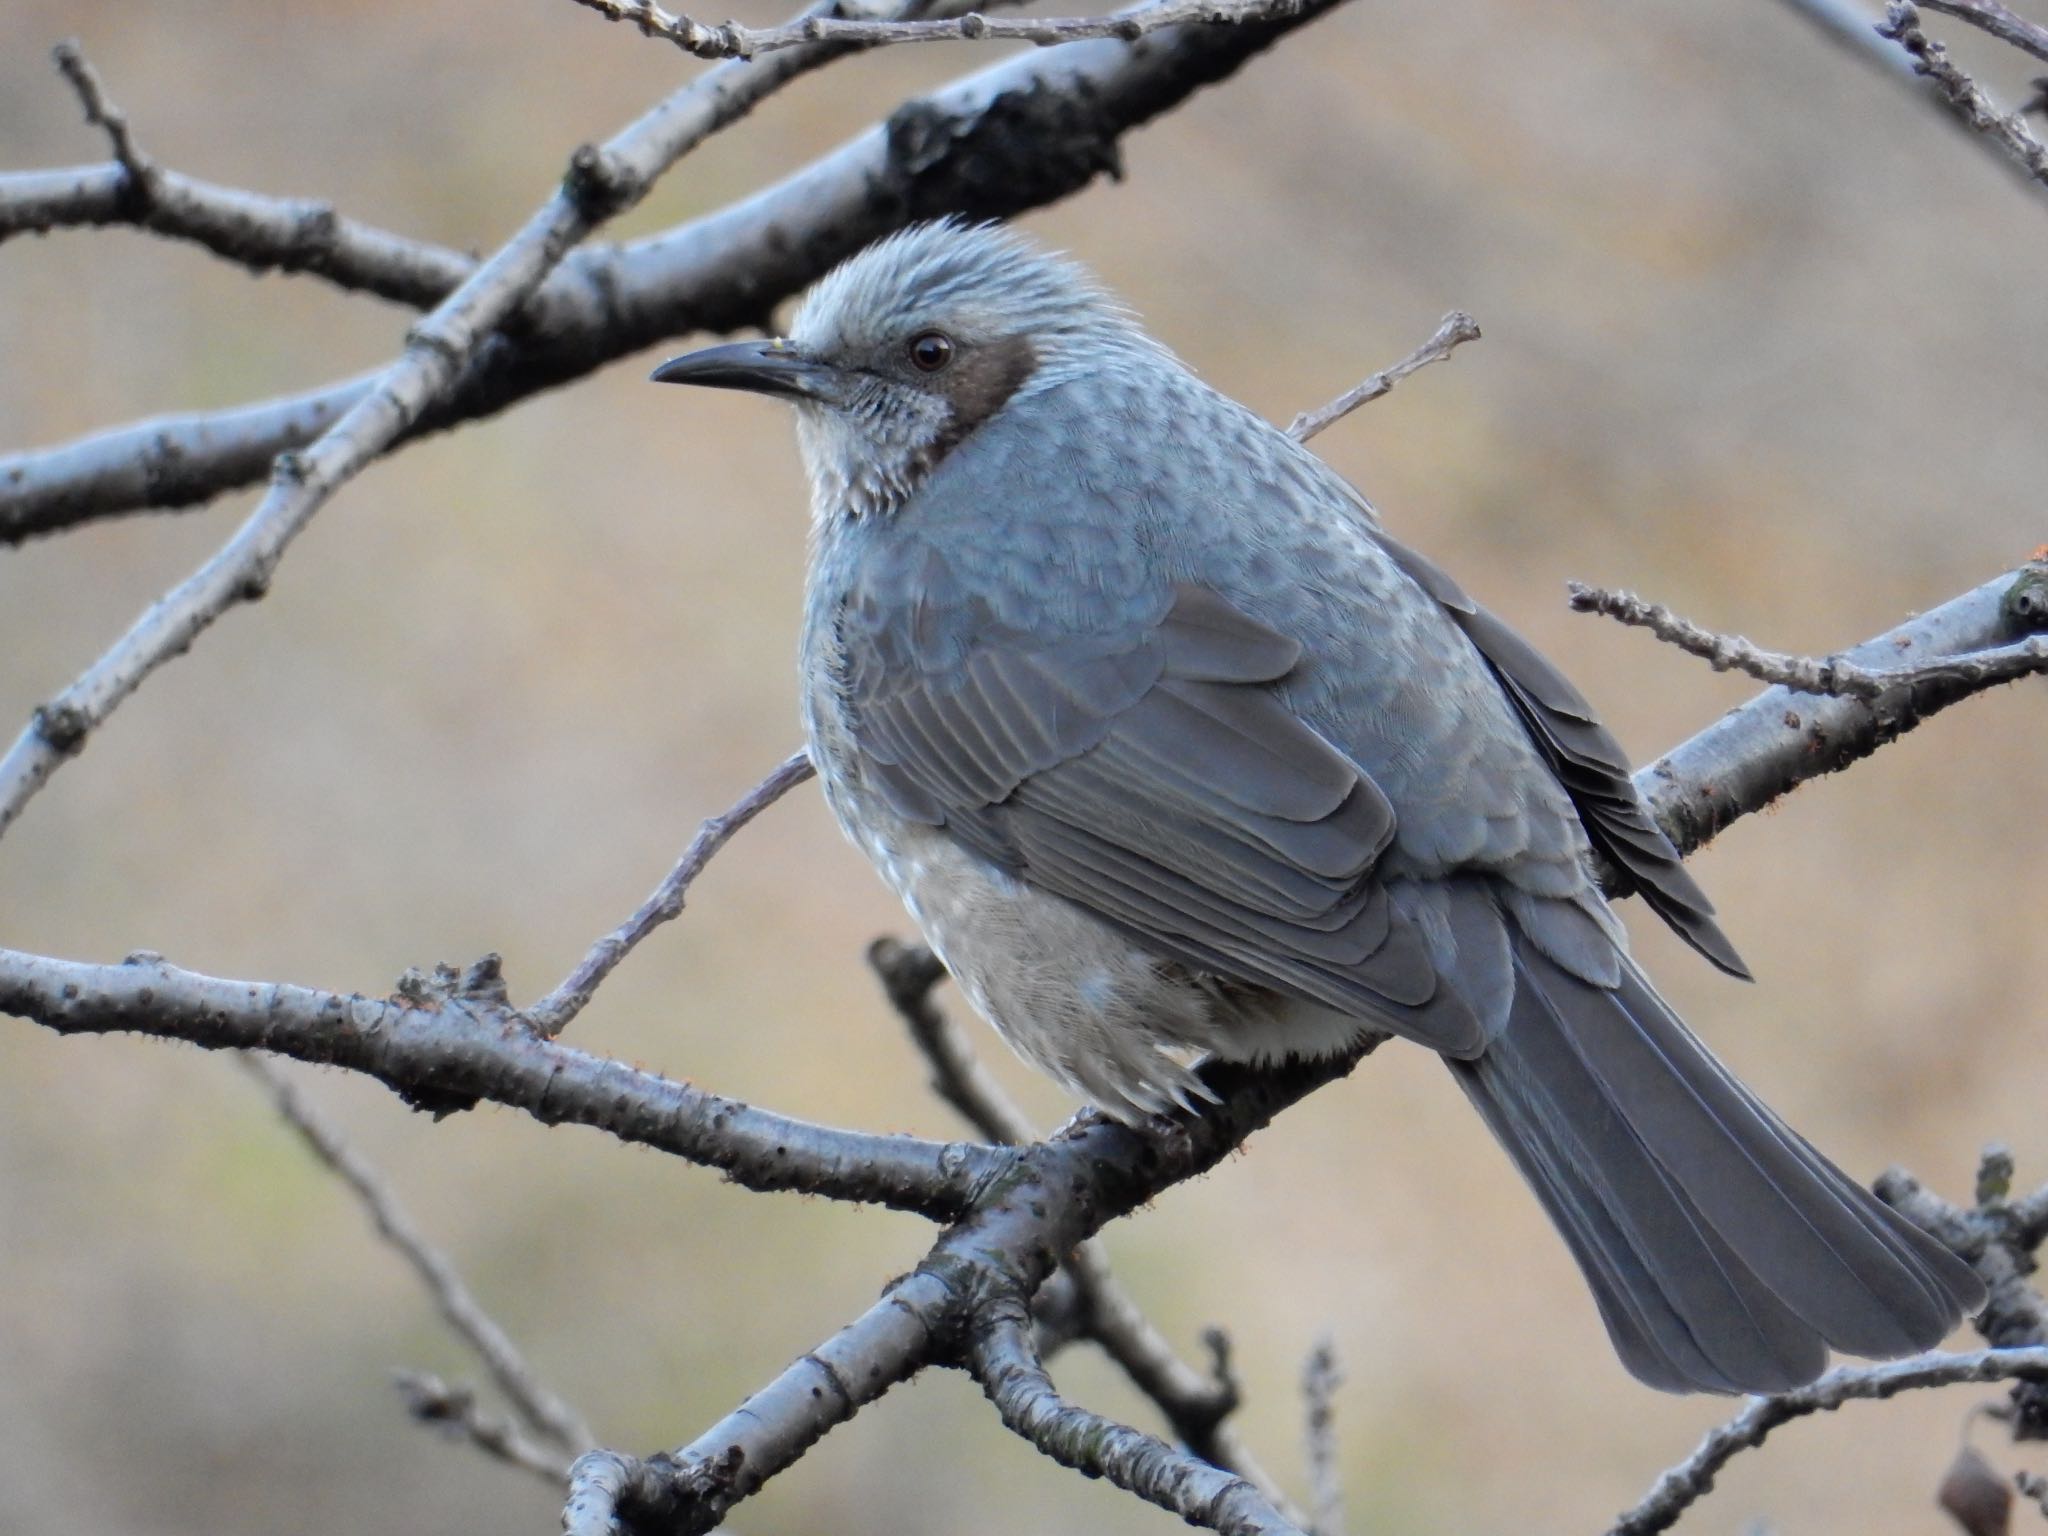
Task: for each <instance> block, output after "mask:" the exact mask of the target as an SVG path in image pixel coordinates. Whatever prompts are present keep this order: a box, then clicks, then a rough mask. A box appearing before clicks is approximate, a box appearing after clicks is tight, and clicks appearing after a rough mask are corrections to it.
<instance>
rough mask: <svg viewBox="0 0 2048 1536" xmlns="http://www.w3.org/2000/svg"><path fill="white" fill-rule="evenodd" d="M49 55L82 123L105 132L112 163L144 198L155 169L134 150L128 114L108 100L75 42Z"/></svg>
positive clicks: (68, 41)
mask: <svg viewBox="0 0 2048 1536" xmlns="http://www.w3.org/2000/svg"><path fill="white" fill-rule="evenodd" d="M50 56H51V57H52V58H53V59H55V60H56V62H57V70H58V72H59V73H60V74H62V75H63V76H64V78H65V79H66V80H67V81H69V82H70V84H71V89H72V90H74V91H76V92H77V93H78V101H79V105H80V106H82V107H84V108H85V120H86V121H87V122H88V123H90V124H91V125H92V126H93V127H95V128H99V129H102V130H104V131H105V133H106V135H107V140H108V142H109V144H111V146H112V147H113V151H114V160H115V162H116V163H117V164H119V165H120V167H121V169H122V170H124V171H126V172H127V173H128V178H129V180H130V181H132V182H133V183H134V190H135V191H136V192H137V193H138V194H140V195H142V196H147V195H148V193H149V188H150V185H151V183H152V182H154V181H155V180H156V166H155V165H154V164H153V163H151V161H150V159H149V157H148V156H146V155H145V154H143V153H142V151H141V150H140V149H139V148H137V147H136V143H135V140H134V138H133V136H132V135H131V134H130V133H129V131H128V114H127V113H125V112H123V111H122V110H121V109H120V108H119V107H117V106H115V105H114V103H113V102H112V101H110V100H108V98H107V93H106V88H105V87H104V86H103V85H101V84H100V77H99V71H98V70H96V69H94V68H93V67H92V64H91V63H90V62H89V61H88V60H87V59H86V56H85V51H84V50H83V49H82V48H80V47H79V46H78V39H77V38H75V37H74V38H69V39H67V40H65V41H64V42H61V43H59V44H58V45H57V46H56V47H55V48H53V49H51V50H50Z"/></svg>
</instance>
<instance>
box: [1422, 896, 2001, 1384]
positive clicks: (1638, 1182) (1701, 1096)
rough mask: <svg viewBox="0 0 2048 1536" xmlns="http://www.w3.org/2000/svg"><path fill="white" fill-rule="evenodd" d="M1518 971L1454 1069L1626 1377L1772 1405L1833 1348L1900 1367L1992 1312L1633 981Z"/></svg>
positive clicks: (1932, 1249)
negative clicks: (1585, 1286) (1575, 1266)
mask: <svg viewBox="0 0 2048 1536" xmlns="http://www.w3.org/2000/svg"><path fill="white" fill-rule="evenodd" d="M1510 926H1511V927H1512V925H1510ZM1514 965H1515V999H1514V1004H1513V1008H1512V1010H1511V1012H1510V1014H1509V1017H1508V1023H1507V1027H1506V1028H1505V1029H1504V1030H1503V1031H1502V1033H1501V1037H1500V1038H1499V1039H1498V1040H1497V1041H1495V1042H1494V1043H1493V1044H1492V1045H1490V1046H1489V1047H1488V1048H1487V1050H1486V1053H1485V1054H1484V1055H1483V1056H1481V1057H1479V1058H1478V1059H1477V1060H1474V1061H1455V1060H1453V1061H1450V1063H1449V1064H1450V1067H1451V1069H1452V1071H1453V1072H1454V1073H1455V1074H1456V1076H1457V1079H1458V1081H1459V1083H1460V1084H1461V1085H1462V1086H1463V1087H1464V1089H1465V1092H1466V1094H1467V1095H1468V1096H1469V1097H1470V1098H1471V1100H1472V1102H1473V1103H1474V1104H1475V1105H1476V1106H1477V1107H1478V1109H1479V1112H1480V1113H1481V1114H1482V1115H1484V1116H1485V1117H1486V1122H1487V1124H1488V1125H1490V1126H1492V1127H1493V1132H1494V1134H1495V1135H1496V1136H1498V1137H1499V1138H1500V1140H1501V1143H1502V1145H1504V1146H1505V1147H1506V1148H1507V1150H1508V1153H1509V1155H1510V1156H1511V1157H1513V1158H1514V1160H1515V1163H1516V1166H1518V1167H1519V1168H1520V1169H1521V1170H1522V1174H1523V1176H1524V1177H1525V1178H1527V1179H1528V1181H1529V1183H1530V1184H1531V1185H1532V1186H1533V1187H1534V1188H1535V1191H1536V1194H1537V1197H1538V1198H1539V1199H1541V1200H1542V1202H1543V1204H1544V1207H1545V1209H1547V1210H1548V1211H1549V1212H1550V1217H1551V1220H1553V1221H1554V1222H1556V1223H1557V1229H1558V1231H1559V1232H1561V1233H1563V1234H1564V1239H1565V1242H1566V1243H1568V1244H1569V1245H1570V1247H1571V1250H1572V1254H1573V1256H1574V1257H1575V1258H1576V1259H1577V1260H1578V1261H1579V1267H1580V1269H1582V1270H1584V1271H1585V1275H1586V1279H1587V1281H1588V1282H1589V1283H1590V1284H1591V1285H1592V1288H1593V1294H1594V1296H1595V1298H1596V1299H1597V1300H1598V1302H1599V1305H1600V1315H1601V1317H1602V1318H1603V1319H1604V1320H1605V1321H1606V1324H1607V1331H1608V1333H1609V1335H1610V1336H1611V1337H1612V1338H1613V1340H1614V1347H1615V1349H1616V1350H1617V1351H1618V1352H1619V1354H1620V1355H1621V1359H1622V1363H1623V1364H1624V1365H1626V1366H1627V1367H1628V1369H1629V1370H1630V1372H1631V1373H1633V1374H1634V1375H1636V1376H1638V1377H1640V1378H1641V1379H1642V1380H1643V1381H1646V1382H1648V1383H1649V1384H1650V1385H1652V1386H1655V1387H1662V1388H1664V1389H1665V1390H1667V1391H1674V1392H1688V1391H1705V1392H1778V1391H1784V1390H1786V1389H1788V1388H1791V1387H1796V1386H1800V1385H1802V1384H1803V1383H1805V1382H1808V1381H1811V1380H1812V1379H1813V1378H1814V1377H1815V1376H1818V1375H1819V1374H1820V1373H1821V1371H1822V1370H1823V1369H1824V1368H1825V1366H1826V1363H1827V1348H1828V1346H1830V1345H1832V1346H1833V1347H1835V1348H1836V1349H1839V1350H1843V1351H1846V1352H1847V1353H1849V1354H1854V1355H1865V1356H1872V1357H1876V1358H1880V1359H1882V1358H1889V1357H1892V1356H1897V1355H1905V1354H1911V1353H1913V1352H1914V1351H1916V1350H1921V1349H1926V1348H1929V1347H1931V1346H1932V1345H1934V1344H1935V1343H1937V1342H1938V1341H1939V1340H1940V1339H1941V1338H1942V1337H1943V1335H1945V1334H1946V1333H1948V1331H1949V1330H1950V1329H1952V1328H1953V1327H1955V1325H1956V1323H1957V1321H1958V1320H1959V1319H1960V1318H1961V1316H1962V1315H1963V1314H1964V1313H1965V1312H1974V1311H1976V1310H1977V1309H1978V1308H1979V1307H1981V1306H1982V1305H1983V1304H1984V1288H1983V1286H1982V1285H1981V1284H1980V1283H1979V1282H1978V1280H1977V1277H1976V1275H1975V1274H1974V1273H1972V1271H1971V1270H1970V1268H1969V1266H1967V1265H1966V1264H1964V1263H1963V1262H1962V1261H1961V1260H1960V1259H1958V1258H1956V1257H1955V1256H1954V1255H1953V1254H1951V1253H1949V1252H1948V1251H1947V1250H1946V1249H1945V1248H1943V1247H1942V1246H1941V1245H1940V1244H1938V1243H1936V1242H1935V1241H1934V1240H1933V1239H1932V1238H1930V1237H1928V1236H1927V1235H1926V1234H1925V1233H1923V1232H1921V1231H1920V1230H1919V1229H1918V1228H1917V1227H1914V1226H1913V1225H1911V1224H1910V1223H1909V1222H1907V1221H1905V1220H1904V1219H1902V1218H1901V1217H1899V1216H1898V1215H1897V1214H1896V1213H1894V1212H1893V1211H1891V1210H1890V1209H1888V1208H1887V1207H1885V1206H1884V1205H1882V1204H1880V1203H1879V1202H1878V1201H1877V1199H1876V1198H1875V1197H1874V1196H1872V1195H1871V1194H1870V1193H1869V1192H1868V1191H1867V1190H1865V1189H1864V1188H1863V1187H1862V1186H1861V1185H1859V1184H1857V1183H1856V1182H1855V1181H1854V1180H1852V1179H1850V1178H1848V1177H1847V1176H1846V1175H1844V1174H1843V1173H1842V1172H1841V1170H1840V1169H1838V1168H1836V1167H1835V1165H1834V1164H1832V1163H1830V1162H1829V1161H1828V1160H1827V1159H1826V1158H1824V1157H1822V1156H1821V1155H1820V1153H1818V1152H1816V1151H1815V1150H1814V1149H1813V1148H1812V1147H1810V1146H1808V1145H1807V1143H1806V1142H1805V1141H1804V1140H1803V1139H1802V1138H1801V1137H1800V1136H1798V1135H1797V1134H1796V1133H1795V1132H1793V1131H1792V1130H1790V1129H1789V1128H1788V1127H1787V1126H1786V1125H1785V1124H1784V1123H1783V1122H1782V1121H1780V1120H1779V1119H1778V1117H1777V1116H1776V1115H1774V1114H1772V1113H1771V1111H1770V1110H1769V1109H1767V1108H1765V1107H1764V1106H1763V1105H1762V1104H1760V1103H1759V1102H1757V1100H1756V1098H1755V1097H1754V1096H1753V1095H1752V1094H1751V1093H1750V1092H1749V1090H1748V1089H1746V1088H1744V1087H1743V1086H1742V1084H1740V1083H1738V1082H1737V1081H1736V1080H1735V1079H1734V1077H1733V1076H1732V1075H1730V1073H1729V1072H1728V1070H1727V1068H1725V1067H1723V1066H1722V1065H1721V1064H1720V1063H1719V1062H1718V1061H1716V1060H1715V1059H1714V1058H1713V1056H1711V1055H1710V1054H1709V1053H1708V1051H1707V1048H1706V1047H1705V1046H1704V1045H1702V1044H1701V1043H1700V1042H1699V1041H1698V1040H1696V1039H1694V1038H1693V1035H1692V1033H1691V1032H1690V1031H1689V1030H1687V1029H1686V1027H1685V1025H1684V1024H1683V1023H1681V1022H1680V1021H1679V1019H1678V1016H1677V1015H1676V1014H1674V1013H1673V1012H1672V1011H1671V1009H1670V1007H1669V1006H1668V1005H1667V1004H1666V1003H1665V1002H1664V1000H1663V999H1662V998H1661V997H1659V996H1658V995H1657V993H1656V990H1655V989H1654V988H1653V987H1651V986H1650V984H1649V982H1648V981H1647V980H1645V979H1644V977H1643V976H1642V974H1641V972H1639V971H1637V970H1636V968H1635V966H1634V964H1633V963H1632V962H1628V961H1624V972H1623V976H1622V980H1621V985H1620V986H1619V987H1618V988H1616V989H1614V990H1613V991H1609V990H1606V989H1604V988H1601V987H1596V986H1592V985H1589V984H1588V983H1586V982H1584V981H1581V980H1579V979H1578V978H1577V977H1575V976H1572V975H1570V974H1569V973H1567V972H1565V971H1563V970H1561V969H1560V968H1559V967H1558V966H1556V965H1555V964H1553V963H1552V962H1551V961H1549V960H1548V959H1546V958H1545V957H1544V956H1543V955H1542V954H1541V953H1540V952H1539V951H1537V950H1536V948H1535V947H1534V945H1532V944H1530V943H1529V942H1528V941H1527V940H1526V939H1525V938H1523V937H1522V936H1521V935H1520V934H1519V933H1518V934H1516V936H1515V940H1514ZM1447 1059H1448V1058H1447Z"/></svg>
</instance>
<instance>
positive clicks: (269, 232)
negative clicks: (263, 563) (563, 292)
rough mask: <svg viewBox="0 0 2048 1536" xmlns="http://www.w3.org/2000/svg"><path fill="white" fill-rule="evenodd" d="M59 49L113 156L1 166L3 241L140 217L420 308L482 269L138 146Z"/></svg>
mask: <svg viewBox="0 0 2048 1536" xmlns="http://www.w3.org/2000/svg"><path fill="white" fill-rule="evenodd" d="M55 57H56V61H57V67H58V69H59V70H61V71H62V72H63V75H64V77H65V79H66V80H68V81H69V82H70V83H71V87H72V89H73V90H74V91H75V92H77V94H78V98H79V100H80V102H81V103H82V104H83V106H84V108H85V115H86V120H87V121H88V122H90V123H92V124H94V125H95V126H98V127H101V128H103V129H105V130H106V133H107V136H108V138H109V139H110V140H111V141H112V144H113V151H114V160H113V162H112V163H111V164H108V165H88V166H76V167H72V168H70V169H67V170H54V171H19V172H12V173H7V174H0V241H4V240H6V239H7V238H8V237H9V236H10V235H17V234H23V233H31V232H32V233H37V234H40V233H43V232H44V231H47V230H51V229H58V228H75V227H84V226H95V225H109V224H132V225H134V226H135V227H137V228H139V229H146V230H149V231H150V232H151V233H153V234H158V235H163V236H166V237H168V238H170V239H175V240H187V241H191V242H192V243H194V244H196V245H200V246H203V247H205V248H206V249H207V250H210V251H212V252H213V253H214V254H215V255H218V256H221V257H224V258H225V259H227V260H229V261H233V262H238V263H240V264H241V265H243V266H246V267H248V268H249V269H250V270H252V271H255V272H268V271H272V270H283V271H287V272H313V273H316V274H318V275H319V276H321V277H324V278H327V279H328V280H329V281H331V282H333V283H334V284H336V285H337V286H338V287H342V288H347V289H351V290H355V291H359V292H364V293H374V294H377V295H379V296H380V297H383V298H387V299H395V300H397V301H398V302H400V303H403V304H411V305H414V306H416V307H420V308H425V307H426V306H428V305H431V304H433V303H435V302H437V301H438V300H440V299H442V298H445V297H446V296H447V295H448V294H449V293H450V292H452V291H453V290H454V289H455V288H456V287H457V286H459V285H460V284H461V283H462V282H463V281H464V280H465V279H466V278H468V277H469V275H470V274H471V273H472V272H474V271H475V270H476V261H475V259H474V258H473V257H469V256H465V255H463V254H462V253H461V252H459V251H452V250H449V249H447V248H446V247H445V246H439V245H434V244H432V243H430V242H428V241H423V240H408V239H406V238H404V237H403V236H400V235H394V234H391V233H389V232H387V231H385V230H381V229H375V228H373V227H371V226H369V225H367V224H361V223H358V222H357V221H355V220H353V219H346V218H343V217H341V216H340V215H339V214H337V213H336V212H335V211H334V209H333V207H332V205H330V204H327V203H321V202H313V201H310V200H304V199H284V198H273V197H263V196H261V195H259V194H257V193H254V192H245V191H242V190H240V189H238V188H234V187H222V186H216V185H214V184H213V183H211V182H206V181H200V180H198V179H196V178H194V177H190V176H184V175H180V174H179V173H178V172H176V171H171V170H166V169H165V168H164V167H163V166H161V165H159V164H158V163H157V162H156V161H155V160H153V159H151V158H150V157H148V156H146V155H144V154H143V152H142V150H141V149H140V148H139V147H138V146H137V144H136V143H135V141H134V137H133V135H132V133H131V131H130V129H129V127H128V120H127V118H126V116H125V115H123V113H122V112H121V111H120V109H119V108H117V107H115V106H114V105H113V103H112V102H110V101H109V100H108V99H107V97H106V92H105V90H104V88H103V87H102V86H101V84H100V80H99V76H98V75H97V74H96V73H95V72H94V70H93V68H92V65H91V64H89V63H88V62H87V61H86V58H85V56H84V54H83V53H82V52H80V50H79V47H78V44H77V42H76V41H75V40H74V41H72V42H66V43H60V44H58V46H57V48H56V50H55ZM336 414H339V413H338V412H337V413H336ZM330 419H331V418H330ZM303 440H304V439H302V441H303ZM272 451H273V452H275V451H276V450H275V449H273V450H272Z"/></svg>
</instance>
